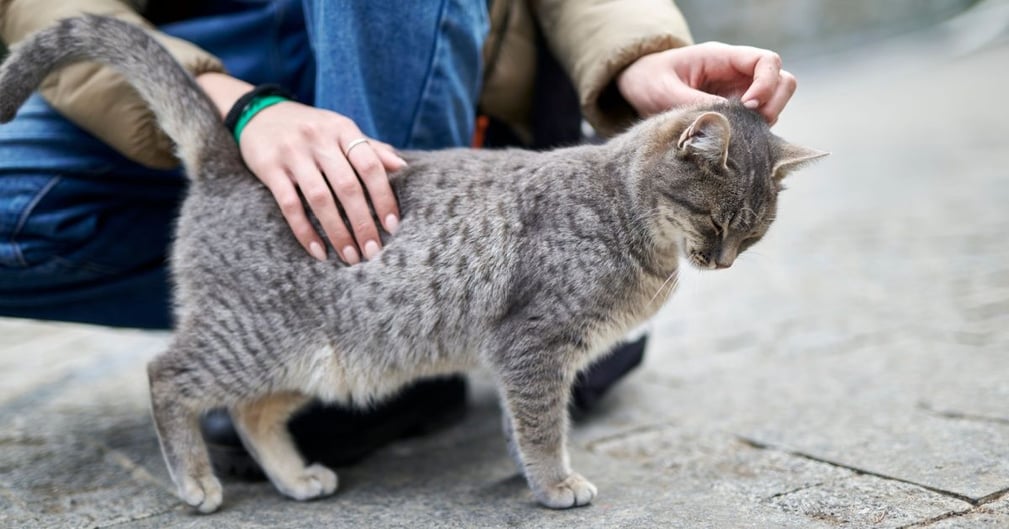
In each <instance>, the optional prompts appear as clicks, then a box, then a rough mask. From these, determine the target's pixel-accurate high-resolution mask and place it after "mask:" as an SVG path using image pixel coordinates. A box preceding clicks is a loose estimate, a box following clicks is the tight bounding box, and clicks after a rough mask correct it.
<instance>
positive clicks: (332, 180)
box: [316, 136, 382, 259]
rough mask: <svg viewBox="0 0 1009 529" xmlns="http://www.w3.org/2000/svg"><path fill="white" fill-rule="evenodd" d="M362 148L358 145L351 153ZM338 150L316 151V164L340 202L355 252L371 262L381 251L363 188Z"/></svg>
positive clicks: (380, 243) (341, 152)
mask: <svg viewBox="0 0 1009 529" xmlns="http://www.w3.org/2000/svg"><path fill="white" fill-rule="evenodd" d="M358 137H360V136H358ZM348 143H349V142H348ZM364 147H365V146H364V145H361V146H359V147H357V149H354V150H355V151H356V150H360V149H362V148H364ZM341 149H342V147H341V146H339V145H334V146H333V147H332V148H329V149H325V150H320V151H317V152H316V160H318V162H319V165H320V166H321V167H322V171H323V173H325V175H326V180H328V181H329V185H330V187H332V188H333V192H334V193H336V198H337V200H339V201H340V206H342V207H343V212H344V213H345V214H346V215H347V220H348V221H349V222H350V226H351V229H352V230H353V233H354V239H355V240H357V246H358V248H360V249H361V251H362V253H363V254H364V256H365V258H366V259H371V258H373V257H375V254H377V253H378V251H379V250H380V249H381V248H382V241H381V239H379V236H378V228H376V227H375V221H374V220H372V218H371V209H370V208H369V207H368V199H367V196H366V195H365V193H364V188H362V187H361V183H360V182H359V181H358V179H357V175H356V174H355V173H354V170H353V169H352V168H351V167H350V164H349V163H348V162H347V159H346V158H344V154H343V151H342V150H341ZM352 154H353V153H352Z"/></svg>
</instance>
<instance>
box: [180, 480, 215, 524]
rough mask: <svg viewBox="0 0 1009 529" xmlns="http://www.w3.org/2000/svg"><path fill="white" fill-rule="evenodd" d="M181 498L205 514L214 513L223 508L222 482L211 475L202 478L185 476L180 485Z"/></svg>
mask: <svg viewBox="0 0 1009 529" xmlns="http://www.w3.org/2000/svg"><path fill="white" fill-rule="evenodd" d="M179 497H180V498H182V501H184V502H186V503H188V504H189V505H190V506H192V507H196V509H197V510H198V511H200V512H202V513H204V514H207V513H212V512H214V511H216V510H217V509H218V508H219V507H220V506H221V501H222V500H223V491H222V489H221V482H220V481H218V480H217V478H216V477H214V476H213V475H210V474H208V475H206V476H202V477H192V476H185V477H184V478H182V483H180V484H179Z"/></svg>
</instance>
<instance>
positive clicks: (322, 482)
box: [277, 464, 339, 501]
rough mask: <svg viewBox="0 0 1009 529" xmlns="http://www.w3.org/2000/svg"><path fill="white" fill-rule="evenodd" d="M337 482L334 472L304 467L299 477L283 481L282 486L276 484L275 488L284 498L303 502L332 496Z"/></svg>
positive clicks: (323, 468)
mask: <svg viewBox="0 0 1009 529" xmlns="http://www.w3.org/2000/svg"><path fill="white" fill-rule="evenodd" d="M338 482H339V481H338V480H337V477H336V472H333V471H332V470H330V469H328V468H326V467H324V466H322V465H319V464H315V465H310V466H307V467H305V468H304V469H303V470H302V471H301V473H300V474H299V475H297V476H290V477H289V478H287V479H285V480H284V483H283V484H280V483H277V488H278V489H280V492H282V493H284V495H286V496H289V497H291V498H294V499H296V500H299V501H305V500H312V499H315V498H321V497H323V496H329V495H330V494H333V493H334V492H336V487H337V484H338Z"/></svg>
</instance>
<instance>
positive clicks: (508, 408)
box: [499, 351, 597, 509]
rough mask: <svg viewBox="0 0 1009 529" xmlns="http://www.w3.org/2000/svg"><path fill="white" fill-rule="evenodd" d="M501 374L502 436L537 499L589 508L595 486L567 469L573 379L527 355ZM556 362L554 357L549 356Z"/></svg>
mask: <svg viewBox="0 0 1009 529" xmlns="http://www.w3.org/2000/svg"><path fill="white" fill-rule="evenodd" d="M527 355H529V356H527V357H526V360H527V361H519V362H514V364H516V365H515V366H514V367H511V368H506V369H505V370H504V372H503V373H499V375H500V379H499V380H500V384H501V393H502V395H503V397H504V410H505V414H506V417H505V421H506V422H507V423H508V426H506V430H505V432H506V434H509V433H510V440H509V442H510V444H511V447H510V448H511V451H512V452H513V453H512V455H513V457H514V456H517V459H518V463H519V464H520V465H521V466H522V470H523V472H524V473H525V476H526V480H527V481H528V482H529V488H531V489H532V492H533V495H534V496H535V497H536V500H537V501H539V502H540V503H541V504H543V505H545V506H547V507H550V508H552V509H567V508H570V507H578V506H582V505H588V504H589V502H591V501H592V499H593V498H595V496H596V492H597V491H596V487H595V485H593V484H592V483H591V482H589V481H588V480H587V479H585V478H584V477H582V475H581V474H579V473H577V472H574V471H572V470H571V466H570V462H569V459H568V451H567V428H568V396H569V395H570V393H571V383H572V378H573V376H565V375H562V374H561V373H563V372H564V367H563V366H558V365H553V364H554V363H553V362H544V363H541V362H536V361H532V362H530V361H528V360H529V359H530V358H532V357H533V355H536V356H540V357H543V356H546V355H545V354H544V353H543V352H541V351H537V352H528V353H527ZM554 358H557V357H554Z"/></svg>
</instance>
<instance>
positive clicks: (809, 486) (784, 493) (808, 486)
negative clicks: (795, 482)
mask: <svg viewBox="0 0 1009 529" xmlns="http://www.w3.org/2000/svg"><path fill="white" fill-rule="evenodd" d="M826 483H827V482H825V481H817V482H816V483H808V484H806V485H802V486H800V487H795V488H794V489H789V490H786V491H782V492H778V493H775V494H771V495H770V496H768V497H766V498H764V501H771V500H774V499H777V498H780V497H782V496H788V495H789V494H795V493H796V492H802V491H804V490H807V489H812V488H816V487H820V486H823V485H825V484H826Z"/></svg>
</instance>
